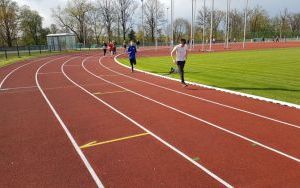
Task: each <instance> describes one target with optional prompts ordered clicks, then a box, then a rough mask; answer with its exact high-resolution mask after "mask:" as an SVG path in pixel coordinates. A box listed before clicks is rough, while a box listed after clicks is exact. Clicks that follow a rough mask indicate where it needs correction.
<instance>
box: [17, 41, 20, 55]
mask: <svg viewBox="0 0 300 188" xmlns="http://www.w3.org/2000/svg"><path fill="white" fill-rule="evenodd" d="M17 52H18V58H20V51H19V45H18V44H17Z"/></svg>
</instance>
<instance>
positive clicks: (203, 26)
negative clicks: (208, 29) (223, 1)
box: [202, 0, 206, 52]
mask: <svg viewBox="0 0 300 188" xmlns="http://www.w3.org/2000/svg"><path fill="white" fill-rule="evenodd" d="M205 1H206V0H203V7H204V8H203V18H202V19H203V25H202V51H203V52H204V42H205V41H204V40H205V21H206V20H205V18H206V5H205Z"/></svg>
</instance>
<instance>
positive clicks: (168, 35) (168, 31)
mask: <svg viewBox="0 0 300 188" xmlns="http://www.w3.org/2000/svg"><path fill="white" fill-rule="evenodd" d="M169 9H170V8H169V7H167V27H166V34H167V46H168V45H169V37H170V29H169Z"/></svg>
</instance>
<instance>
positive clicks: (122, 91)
mask: <svg viewBox="0 0 300 188" xmlns="http://www.w3.org/2000/svg"><path fill="white" fill-rule="evenodd" d="M125 92H127V90H121V91H108V92H98V93H94V95H106V94H114V93H125Z"/></svg>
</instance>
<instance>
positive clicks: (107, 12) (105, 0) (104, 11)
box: [98, 0, 117, 40]
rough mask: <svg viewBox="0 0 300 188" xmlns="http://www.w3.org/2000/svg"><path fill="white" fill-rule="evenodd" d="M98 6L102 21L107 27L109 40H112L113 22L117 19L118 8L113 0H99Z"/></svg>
mask: <svg viewBox="0 0 300 188" xmlns="http://www.w3.org/2000/svg"><path fill="white" fill-rule="evenodd" d="M98 7H99V11H100V14H101V18H102V21H103V23H104V26H105V28H106V34H107V36H108V40H112V36H113V24H114V23H115V21H116V20H117V19H116V8H115V6H114V2H113V1H112V0H98Z"/></svg>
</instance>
